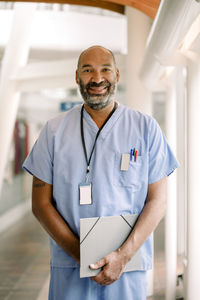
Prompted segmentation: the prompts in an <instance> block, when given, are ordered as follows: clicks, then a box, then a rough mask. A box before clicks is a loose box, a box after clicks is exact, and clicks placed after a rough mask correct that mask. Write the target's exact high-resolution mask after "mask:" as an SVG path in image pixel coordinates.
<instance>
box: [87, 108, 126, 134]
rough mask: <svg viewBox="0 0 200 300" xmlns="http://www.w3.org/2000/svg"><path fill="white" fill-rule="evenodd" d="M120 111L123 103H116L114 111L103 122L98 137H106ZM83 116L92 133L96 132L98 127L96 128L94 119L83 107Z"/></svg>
mask: <svg viewBox="0 0 200 300" xmlns="http://www.w3.org/2000/svg"><path fill="white" fill-rule="evenodd" d="M122 111H123V105H122V104H119V103H118V107H117V109H116V110H115V112H114V113H113V115H112V116H111V118H110V119H109V120H108V122H107V123H106V124H105V126H104V128H103V129H102V132H101V134H100V136H99V137H101V138H103V139H104V138H105V137H106V135H107V133H108V132H109V131H110V129H111V128H112V127H113V125H114V124H115V122H116V121H117V120H118V118H119V117H120V115H121V113H122ZM83 118H84V120H85V121H86V122H87V123H88V125H89V126H90V128H91V129H92V131H93V132H94V133H97V132H98V130H99V128H98V126H97V124H96V123H95V122H94V120H93V119H92V117H91V116H90V114H89V113H88V112H87V111H86V110H85V109H84V111H83Z"/></svg>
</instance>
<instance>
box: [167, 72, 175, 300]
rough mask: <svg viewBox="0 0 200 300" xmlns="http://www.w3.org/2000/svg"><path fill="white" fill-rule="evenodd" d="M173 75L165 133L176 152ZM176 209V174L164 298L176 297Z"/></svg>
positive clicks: (172, 177) (170, 197) (171, 192)
mask: <svg viewBox="0 0 200 300" xmlns="http://www.w3.org/2000/svg"><path fill="white" fill-rule="evenodd" d="M175 75H176V74H173V78H170V83H171V84H170V86H169V92H168V99H167V103H166V135H167V139H168V142H169V144H170V147H171V148H172V150H173V152H174V154H176V86H175V84H174V82H175ZM176 214H177V209H176V174H175V173H173V174H172V175H170V176H169V178H168V188H167V208H166V217H165V263H166V284H165V286H166V293H165V299H166V300H173V299H176V267H177V215H176Z"/></svg>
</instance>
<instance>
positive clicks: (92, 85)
mask: <svg viewBox="0 0 200 300" xmlns="http://www.w3.org/2000/svg"><path fill="white" fill-rule="evenodd" d="M110 86H111V83H110V82H109V81H107V80H104V81H101V82H99V83H97V82H89V83H88V84H87V85H86V89H89V88H91V87H110Z"/></svg>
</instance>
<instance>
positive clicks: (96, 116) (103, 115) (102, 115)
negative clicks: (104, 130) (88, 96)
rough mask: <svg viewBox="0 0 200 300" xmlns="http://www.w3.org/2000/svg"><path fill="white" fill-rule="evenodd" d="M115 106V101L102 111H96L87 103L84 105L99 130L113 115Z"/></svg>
mask: <svg viewBox="0 0 200 300" xmlns="http://www.w3.org/2000/svg"><path fill="white" fill-rule="evenodd" d="M114 105H115V102H114V100H113V101H112V102H111V103H110V104H109V105H108V106H106V107H105V108H104V109H101V110H94V109H92V108H91V107H89V106H88V105H87V104H86V103H84V108H85V110H86V111H87V112H88V113H89V114H90V116H91V117H92V119H93V121H94V122H95V123H96V124H97V126H98V128H100V127H101V126H102V125H103V123H104V122H105V120H106V119H107V117H108V116H109V114H110V113H111V111H112V109H113V107H114Z"/></svg>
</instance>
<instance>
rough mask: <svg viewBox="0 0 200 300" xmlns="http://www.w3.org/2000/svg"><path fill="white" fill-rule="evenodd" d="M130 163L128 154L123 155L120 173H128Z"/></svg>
mask: <svg viewBox="0 0 200 300" xmlns="http://www.w3.org/2000/svg"><path fill="white" fill-rule="evenodd" d="M129 163H130V154H129V153H123V154H122V159H121V168H120V170H121V171H128V168H129Z"/></svg>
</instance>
